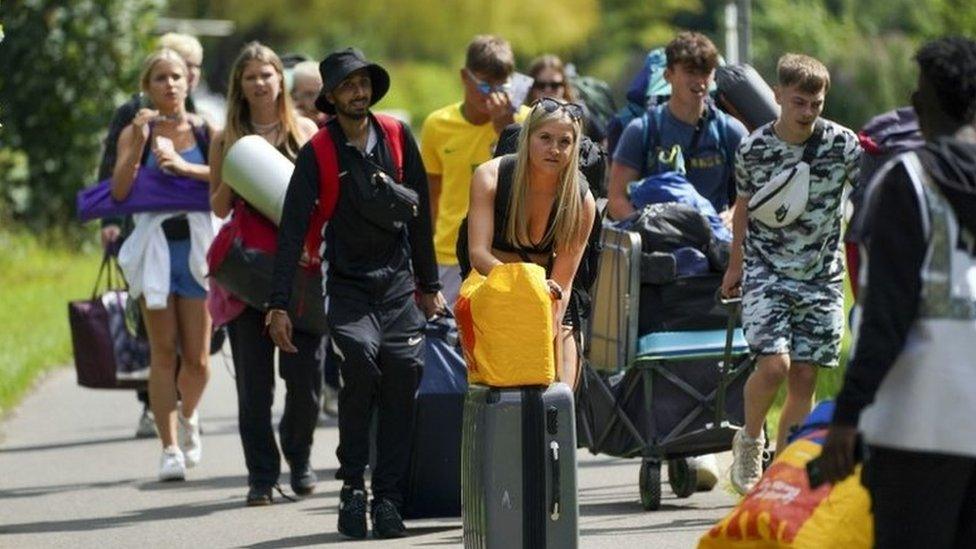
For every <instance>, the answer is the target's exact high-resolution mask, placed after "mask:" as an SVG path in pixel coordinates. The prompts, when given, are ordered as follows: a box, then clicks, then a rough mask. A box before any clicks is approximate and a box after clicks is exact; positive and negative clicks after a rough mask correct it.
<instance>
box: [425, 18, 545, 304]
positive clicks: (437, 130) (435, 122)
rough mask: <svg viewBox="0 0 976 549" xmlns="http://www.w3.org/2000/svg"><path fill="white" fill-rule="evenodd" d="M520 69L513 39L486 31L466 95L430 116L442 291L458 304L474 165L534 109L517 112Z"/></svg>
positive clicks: (428, 154)
mask: <svg viewBox="0 0 976 549" xmlns="http://www.w3.org/2000/svg"><path fill="white" fill-rule="evenodd" d="M514 71H515V57H514V55H513V54H512V47H511V46H510V45H509V43H508V42H507V41H506V40H504V39H502V38H499V37H497V36H490V35H480V36H476V37H474V39H473V40H472V41H471V43H470V44H468V51H467V55H466V58H465V64H464V68H462V69H461V82H462V84H463V85H464V100H463V101H461V102H459V103H453V104H451V105H448V106H446V107H443V108H440V109H438V110H436V111H434V112H432V113H431V114H430V115H429V116H428V117H427V119H426V120H425V121H424V126H423V130H422V132H421V138H420V154H421V156H422V158H423V161H424V166H425V168H426V169H427V179H428V181H429V182H430V209H431V212H430V213H431V217H432V219H433V223H434V250H435V252H436V254H437V265H438V270H439V272H440V280H441V285H442V287H443V289H442V293H443V295H444V298H445V299H446V300H447V304H448V305H449V306H452V307H453V306H454V301H455V300H456V299H457V293H458V288H459V287H460V285H461V270H460V268H459V267H458V260H457V256H456V255H455V251H454V250H455V246H456V244H457V238H458V228H459V227H460V225H461V220H463V219H464V217H465V216H466V215H468V197H469V188H470V186H471V175H472V174H473V173H474V169H475V168H477V167H478V165H480V164H481V163H483V162H487V161H488V160H490V159H491V157H492V152H493V150H494V148H495V142H496V141H497V140H498V134H499V133H501V131H502V129H504V128H505V126H507V125H509V124H511V123H513V122H516V121H521V120H523V119H524V118H525V115H526V114H527V112H528V109H526V108H525V107H522V108H521V110H519V111H518V112H516V109H514V108H513V106H512V104H511V99H510V97H509V95H508V93H507V89H508V85H509V80H510V78H511V76H512V73H513V72H514Z"/></svg>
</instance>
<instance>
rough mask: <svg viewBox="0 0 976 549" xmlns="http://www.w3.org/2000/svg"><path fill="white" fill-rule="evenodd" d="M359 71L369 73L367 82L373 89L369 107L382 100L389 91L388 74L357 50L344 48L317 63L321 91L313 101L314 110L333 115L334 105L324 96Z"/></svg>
mask: <svg viewBox="0 0 976 549" xmlns="http://www.w3.org/2000/svg"><path fill="white" fill-rule="evenodd" d="M360 69H366V70H367V71H368V72H369V80H370V83H371V84H372V87H373V95H372V97H371V98H370V103H369V104H370V106H373V105H375V104H376V102H377V101H379V100H380V99H383V96H384V95H386V92H387V91H389V90H390V74H389V73H387V72H386V69H384V68H383V67H381V66H379V65H377V64H376V63H370V62H369V61H367V60H366V56H365V55H363V52H361V51H359V50H358V49H356V48H346V49H344V50H340V51H336V52H332V53H330V54H329V55H328V56H327V57H326V58H325V59H323V60H322V62H321V63H319V74H321V75H322V91H321V92H320V93H319V96H318V98H317V99H316V100H315V108H316V109H318V110H320V111H322V112H324V113H326V114H335V105H333V104H332V102H331V101H329V100H328V99H326V98H325V94H327V93H330V92H332V90H334V89H336V86H338V85H339V84H341V83H342V81H343V80H345V79H346V78H348V77H349V75H350V74H352V73H354V72H356V71H358V70H360Z"/></svg>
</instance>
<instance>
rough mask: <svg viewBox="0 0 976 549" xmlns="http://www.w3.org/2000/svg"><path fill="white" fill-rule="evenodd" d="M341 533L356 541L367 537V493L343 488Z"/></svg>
mask: <svg viewBox="0 0 976 549" xmlns="http://www.w3.org/2000/svg"><path fill="white" fill-rule="evenodd" d="M339 533H340V534H342V535H344V536H347V537H350V538H355V539H363V538H365V537H366V491H365V490H363V489H362V488H353V487H352V486H343V487H342V490H341V491H340V492H339Z"/></svg>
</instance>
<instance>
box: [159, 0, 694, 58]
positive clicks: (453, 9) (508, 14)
mask: <svg viewBox="0 0 976 549" xmlns="http://www.w3.org/2000/svg"><path fill="white" fill-rule="evenodd" d="M675 1H677V0H675ZM172 6H173V10H172V11H173V13H175V14H178V15H188V14H191V13H196V14H199V13H198V9H197V8H198V7H199V4H198V2H195V1H193V0H174V1H173V2H172ZM208 8H209V9H208V10H207V13H206V15H207V16H208V17H226V18H230V19H234V20H235V21H237V22H238V24H239V25H240V26H241V27H242V28H244V29H251V28H257V27H259V26H264V30H265V33H266V34H267V35H268V36H269V37H270V36H274V37H284V38H285V40H282V41H284V42H288V41H294V42H306V41H305V40H304V39H305V38H306V37H315V38H316V40H317V42H318V45H319V47H320V50H319V51H318V52H315V53H316V54H319V55H320V54H323V53H324V52H326V51H329V50H331V49H333V48H336V47H341V46H345V45H350V44H354V45H356V46H358V47H360V48H362V49H363V50H364V51H366V52H367V54H368V55H370V56H372V57H376V58H385V59H393V60H400V61H436V62H440V63H444V64H450V65H457V64H458V63H459V62H460V60H461V59H462V57H463V54H464V46H465V45H466V44H467V43H468V41H469V40H470V39H471V37H472V36H474V35H476V34H482V33H498V34H502V35H503V36H505V37H506V38H508V39H509V40H510V41H511V42H512V44H513V46H514V47H515V49H516V50H518V51H519V52H520V53H522V54H525V55H534V54H536V53H541V52H543V51H560V52H564V51H568V50H570V49H571V48H573V47H575V46H577V45H579V44H581V43H583V42H585V40H586V39H587V38H588V36H589V35H590V33H591V31H593V30H594V29H595V27H596V25H597V23H598V21H599V2H598V1H597V0H560V1H553V0H550V1H537V2H524V1H522V0H492V1H491V2H486V1H484V0H387V1H378V0H377V1H370V2H349V1H347V0H284V1H279V2H252V1H250V0H219V1H214V2H210V3H209V5H208ZM312 14H314V16H312ZM278 45H279V46H280V45H281V44H278ZM287 45H288V46H291V44H290V43H289V44H287Z"/></svg>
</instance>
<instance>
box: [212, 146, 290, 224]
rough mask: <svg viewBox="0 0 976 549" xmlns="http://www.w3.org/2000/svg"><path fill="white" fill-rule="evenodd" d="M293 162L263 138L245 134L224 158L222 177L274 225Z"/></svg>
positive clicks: (278, 216) (278, 219)
mask: <svg viewBox="0 0 976 549" xmlns="http://www.w3.org/2000/svg"><path fill="white" fill-rule="evenodd" d="M293 171H295V165H294V164H292V162H291V161H290V160H288V158H287V157H285V155H283V154H281V153H280V152H279V151H278V149H276V148H274V146H272V145H271V143H268V142H267V141H265V140H264V138H262V137H260V136H257V135H246V136H244V137H242V138H240V139H238V140H237V142H236V143H234V145H233V146H231V148H230V150H228V151H227V155H226V157H225V158H224V164H223V168H222V174H221V175H222V177H223V179H224V181H226V182H227V184H228V185H230V186H231V188H232V189H234V191H236V192H237V194H239V195H241V197H242V198H243V199H244V200H246V201H247V203H248V204H250V205H251V206H254V208H256V209H257V210H258V211H259V212H261V213H262V214H264V215H265V216H266V217H267V218H268V219H270V220H271V221H273V222H274V223H275V225H278V224H279V223H280V221H281V209H282V206H284V204H285V193H286V192H287V191H288V182H289V181H290V180H291V174H292V172H293Z"/></svg>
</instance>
